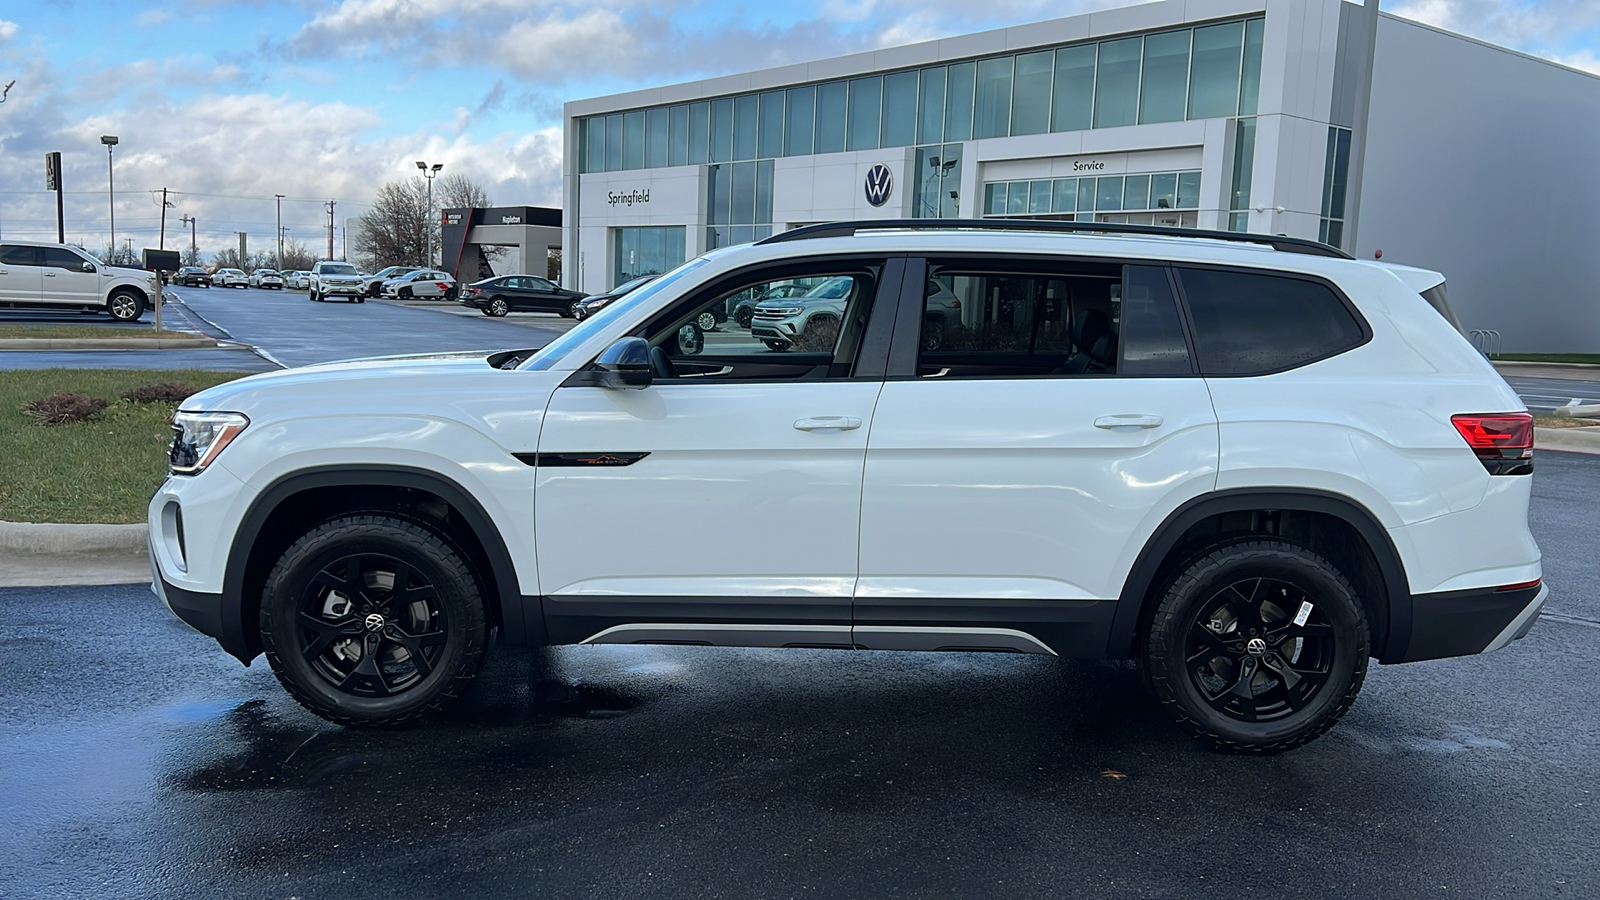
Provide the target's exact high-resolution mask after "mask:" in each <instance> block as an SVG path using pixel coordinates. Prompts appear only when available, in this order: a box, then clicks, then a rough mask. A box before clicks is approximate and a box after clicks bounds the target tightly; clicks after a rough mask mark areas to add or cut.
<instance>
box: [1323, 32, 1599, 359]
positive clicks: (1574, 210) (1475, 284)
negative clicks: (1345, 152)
mask: <svg viewBox="0 0 1600 900" xmlns="http://www.w3.org/2000/svg"><path fill="white" fill-rule="evenodd" d="M1597 123H1600V78H1596V77H1595V76H1592V75H1588V74H1586V73H1582V72H1578V71H1576V70H1573V69H1567V68H1564V67H1562V66H1558V65H1556V64H1554V63H1550V62H1546V61H1544V60H1541V59H1536V58H1534V57H1529V56H1524V55H1522V54H1518V53H1514V52H1512V51H1509V50H1505V49H1503V48H1499V47H1494V46H1491V45H1488V44H1482V43H1478V42H1476V41H1473V40H1470V39H1467V38H1463V37H1460V36H1458V35H1453V34H1448V33H1445V32H1440V31H1437V30H1434V29H1432V28H1428V27H1426V26H1423V25H1418V24H1416V23H1413V22H1409V21H1406V20H1404V19H1398V18H1394V17H1392V16H1388V15H1384V16H1383V17H1382V18H1381V19H1380V21H1379V25H1378V41H1377V58H1376V60H1375V65H1374V68H1373V85H1372V102H1371V116H1370V123H1369V126H1368V134H1369V137H1368V139H1367V148H1366V154H1367V155H1366V171H1365V177H1364V183H1363V185H1362V191H1361V207H1360V216H1361V224H1360V230H1359V232H1358V233H1357V245H1356V247H1355V248H1353V250H1354V252H1355V253H1356V255H1357V256H1359V257H1361V258H1364V259H1371V258H1372V257H1373V254H1374V252H1375V251H1377V250H1380V249H1381V250H1382V251H1383V258H1384V259H1385V260H1387V261H1392V262H1398V263H1405V264H1409V265H1415V266H1422V267H1424V268H1429V269H1436V270H1438V271H1441V272H1443V273H1444V274H1445V276H1446V278H1447V279H1448V284H1449V292H1450V302H1451V305H1452V306H1454V307H1455V310H1456V312H1457V314H1458V315H1459V316H1460V318H1461V320H1462V323H1463V324H1464V325H1465V326H1466V327H1467V328H1469V329H1473V328H1486V329H1487V328H1492V329H1495V330H1497V331H1499V332H1500V333H1501V336H1502V338H1503V341H1504V343H1503V346H1504V349H1505V350H1507V351H1519V350H1520V351H1531V352H1539V351H1547V352H1563V351H1585V352H1593V351H1594V350H1596V349H1597V348H1600V253H1597V252H1596V250H1597V248H1600V215H1597V211H1600V179H1597V178H1596V177H1595V170H1596V166H1597V164H1600V124H1597Z"/></svg>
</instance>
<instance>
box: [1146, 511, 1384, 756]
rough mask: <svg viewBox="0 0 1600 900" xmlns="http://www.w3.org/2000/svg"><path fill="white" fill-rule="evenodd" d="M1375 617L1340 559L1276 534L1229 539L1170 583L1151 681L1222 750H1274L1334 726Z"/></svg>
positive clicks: (1357, 674)
mask: <svg viewBox="0 0 1600 900" xmlns="http://www.w3.org/2000/svg"><path fill="white" fill-rule="evenodd" d="M1367 636H1368V630H1367V619H1366V615H1365V614H1364V613H1363V611H1362V608H1361V600H1360V598H1359V597H1358V596H1357V594H1356V592H1355V589H1354V588H1353V587H1352V586H1351V584H1350V582H1349V581H1348V580H1347V579H1346V578H1345V577H1344V575H1343V574H1342V573H1341V572H1340V571H1339V570H1338V569H1337V568H1335V567H1334V565H1333V564H1332V563H1330V562H1328V560H1326V559H1324V558H1323V557H1321V556H1319V555H1317V554H1316V553H1313V552H1311V551H1310V550H1307V549H1305V548H1304V547H1301V546H1299V545H1296V544H1292V543H1289V542H1288V541H1284V540H1280V539H1277V538H1260V537H1250V538H1242V539H1234V540H1231V541H1225V542H1223V543H1220V544H1214V545H1212V546H1210V547H1208V548H1205V549H1203V550H1202V551H1200V552H1199V553H1198V554H1196V555H1194V556H1192V557H1191V558H1190V559H1189V560H1188V561H1187V562H1185V563H1184V564H1183V565H1182V566H1181V567H1180V568H1179V569H1178V570H1177V572H1176V576H1175V577H1174V578H1172V579H1171V580H1170V581H1169V582H1168V583H1167V588H1166V590H1165V592H1164V594H1163V595H1162V597H1161V600H1160V601H1159V603H1158V605H1157V607H1156V611H1155V616H1154V618H1153V619H1152V620H1151V622H1150V627H1149V629H1148V631H1147V632H1146V635H1145V643H1144V652H1143V659H1142V662H1143V668H1144V673H1145V680H1146V683H1147V684H1148V685H1149V687H1150V689H1151V690H1152V691H1153V692H1154V693H1155V695H1156V697H1157V698H1158V699H1160V701H1161V703H1162V705H1164V706H1166V707H1167V709H1168V711H1169V712H1171V713H1172V714H1173V716H1174V717H1175V718H1176V719H1177V721H1178V724H1179V725H1180V726H1182V727H1183V728H1184V729H1186V730H1187V731H1189V732H1190V733H1191V734H1192V735H1194V736H1195V737H1196V738H1198V739H1199V740H1200V741H1201V742H1202V743H1205V744H1207V745H1209V746H1211V747H1212V748H1213V749H1216V750H1223V751H1228V752H1233V753H1277V752H1279V751H1283V750H1289V749H1291V748H1294V747H1298V746H1300V745H1302V744H1305V743H1308V742H1310V741H1311V740H1313V739H1315V738H1316V737H1317V736H1318V735H1321V734H1322V733H1323V732H1325V731H1327V730H1328V729H1329V728H1332V727H1333V725H1334V723H1335V722H1337V721H1339V718H1340V717H1341V716H1343V715H1344V714H1345V711H1346V710H1348V709H1349V708H1350V705H1351V704H1352V703H1354V702H1355V699H1356V694H1357V693H1359V692H1360V690H1361V683H1362V681H1363V679H1364V678H1365V677H1366V672H1367V652H1368V645H1367Z"/></svg>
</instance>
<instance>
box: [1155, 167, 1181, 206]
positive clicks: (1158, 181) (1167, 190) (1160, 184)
mask: <svg viewBox="0 0 1600 900" xmlns="http://www.w3.org/2000/svg"><path fill="white" fill-rule="evenodd" d="M1177 205H1178V173H1176V172H1163V173H1161V174H1160V175H1151V176H1150V208H1151V209H1173V208H1175V207H1176V206H1177Z"/></svg>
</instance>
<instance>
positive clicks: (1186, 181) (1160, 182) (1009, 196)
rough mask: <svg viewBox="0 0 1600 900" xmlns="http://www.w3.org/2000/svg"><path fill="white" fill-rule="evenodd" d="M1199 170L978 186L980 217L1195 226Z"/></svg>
mask: <svg viewBox="0 0 1600 900" xmlns="http://www.w3.org/2000/svg"><path fill="white" fill-rule="evenodd" d="M1199 206H1200V170H1198V169H1190V170H1187V171H1182V172H1149V173H1140V174H1137V175H1101V176H1098V177H1083V178H1048V179H1034V180H1030V181H991V182H989V183H987V184H985V185H984V186H983V215H985V216H1005V217H1007V218H1015V217H1019V216H1021V217H1026V216H1033V217H1037V218H1049V219H1077V220H1078V221H1080V222H1121V223H1132V224H1135V225H1181V226H1185V227H1191V228H1192V227H1195V226H1196V225H1197V224H1198V221H1199V213H1198V212H1196V211H1195V210H1198V208H1199Z"/></svg>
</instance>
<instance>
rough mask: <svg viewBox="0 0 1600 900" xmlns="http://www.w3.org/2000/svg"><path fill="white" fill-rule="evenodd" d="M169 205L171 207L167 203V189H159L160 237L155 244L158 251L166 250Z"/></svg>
mask: <svg viewBox="0 0 1600 900" xmlns="http://www.w3.org/2000/svg"><path fill="white" fill-rule="evenodd" d="M171 205H172V204H171V203H168V202H167V189H166V188H162V189H161V237H160V238H159V239H158V243H157V244H156V246H157V247H158V248H159V249H162V250H165V249H167V207H169V206H171Z"/></svg>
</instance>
